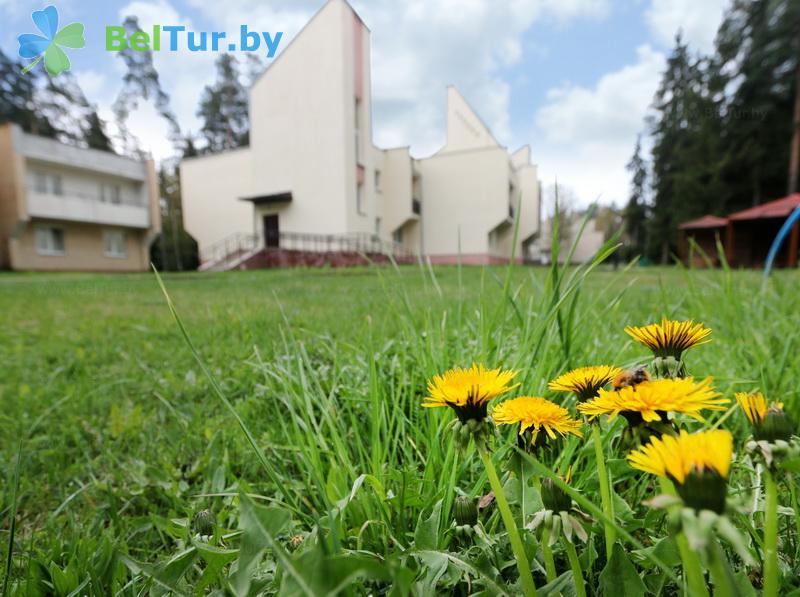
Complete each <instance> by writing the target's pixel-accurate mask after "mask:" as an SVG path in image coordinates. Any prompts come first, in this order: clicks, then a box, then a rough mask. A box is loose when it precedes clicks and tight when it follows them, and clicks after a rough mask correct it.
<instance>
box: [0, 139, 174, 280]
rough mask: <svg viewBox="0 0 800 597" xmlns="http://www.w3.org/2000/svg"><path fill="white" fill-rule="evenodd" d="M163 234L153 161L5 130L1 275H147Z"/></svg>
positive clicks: (0, 151) (0, 167) (0, 163)
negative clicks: (154, 246) (38, 272)
mask: <svg viewBox="0 0 800 597" xmlns="http://www.w3.org/2000/svg"><path fill="white" fill-rule="evenodd" d="M160 231H161V212H160V210H159V205H158V183H157V180H156V175H155V170H154V167H153V163H152V161H137V160H133V159H130V158H126V157H122V156H118V155H115V154H112V153H108V152H105V151H98V150H95V149H83V148H79V147H73V146H70V145H65V144H63V143H60V142H58V141H55V140H53V139H47V138H44V137H39V136H36V135H31V134H28V133H25V132H23V131H22V129H21V128H20V127H19V126H17V125H15V124H5V125H0V269H14V270H43V271H102V272H105V271H108V272H122V271H128V272H130V271H144V270H146V269H148V267H149V263H150V245H151V243H152V242H153V240H155V238H156V236H158V234H159V232H160Z"/></svg>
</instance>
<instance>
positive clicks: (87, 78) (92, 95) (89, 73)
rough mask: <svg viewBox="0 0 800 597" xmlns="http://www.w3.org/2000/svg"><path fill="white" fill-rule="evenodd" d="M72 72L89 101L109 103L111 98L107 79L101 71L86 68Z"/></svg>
mask: <svg viewBox="0 0 800 597" xmlns="http://www.w3.org/2000/svg"><path fill="white" fill-rule="evenodd" d="M73 74H74V75H75V78H76V79H77V80H78V85H80V86H81V89H82V90H83V94H84V95H85V96H86V98H87V99H88V100H89V102H92V103H96V102H102V103H109V102H110V101H111V99H113V98H110V96H109V89H108V79H107V78H106V76H105V75H104V74H103V73H100V72H97V71H96V70H91V69H87V70H79V71H75V72H74V73H73Z"/></svg>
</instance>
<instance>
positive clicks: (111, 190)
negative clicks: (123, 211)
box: [100, 182, 122, 205]
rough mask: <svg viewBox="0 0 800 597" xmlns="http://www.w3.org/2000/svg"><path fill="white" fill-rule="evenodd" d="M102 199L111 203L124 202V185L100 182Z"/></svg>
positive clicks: (118, 203)
mask: <svg viewBox="0 0 800 597" xmlns="http://www.w3.org/2000/svg"><path fill="white" fill-rule="evenodd" d="M100 201H102V202H103V203H110V204H111V205H120V204H121V203H122V187H120V185H118V184H109V183H105V182H103V183H100Z"/></svg>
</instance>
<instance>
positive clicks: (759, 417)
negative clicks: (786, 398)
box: [736, 392, 783, 425]
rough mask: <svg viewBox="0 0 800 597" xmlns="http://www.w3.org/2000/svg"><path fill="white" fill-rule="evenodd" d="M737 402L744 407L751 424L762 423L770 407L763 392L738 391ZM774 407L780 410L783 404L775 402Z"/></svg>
mask: <svg viewBox="0 0 800 597" xmlns="http://www.w3.org/2000/svg"><path fill="white" fill-rule="evenodd" d="M736 402H738V403H739V406H741V407H742V410H743V411H744V415H745V416H746V417H747V420H748V421H750V424H751V425H760V424H761V422H762V421H763V420H764V418H765V417H766V416H767V411H768V410H769V408H770V405H769V403H768V402H767V399H766V398H765V397H764V394H762V393H761V392H753V393H752V394H748V393H746V392H736ZM772 407H773V408H777V409H779V410H782V409H783V404H782V403H780V402H775V403H773V405H772Z"/></svg>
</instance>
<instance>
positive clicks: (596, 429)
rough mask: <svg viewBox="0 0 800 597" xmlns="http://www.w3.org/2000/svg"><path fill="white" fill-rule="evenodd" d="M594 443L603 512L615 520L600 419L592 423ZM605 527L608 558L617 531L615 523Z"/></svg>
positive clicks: (612, 548) (607, 524)
mask: <svg viewBox="0 0 800 597" xmlns="http://www.w3.org/2000/svg"><path fill="white" fill-rule="evenodd" d="M592 443H594V456H595V460H596V463H597V475H598V477H599V478H600V501H601V502H603V513H604V514H605V515H606V516H607V517H608V518H609V520H614V502H613V501H612V500H611V483H610V482H609V476H608V469H607V468H606V457H605V454H603V440H602V438H601V436H600V422H599V421H596V422H595V423H594V424H593V425H592ZM603 529H604V530H605V535H606V560H608V559H609V558H610V557H611V553H612V552H613V550H614V541H615V540H616V532H615V530H614V525H612V524H609V523H605V524H604V525H603Z"/></svg>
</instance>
